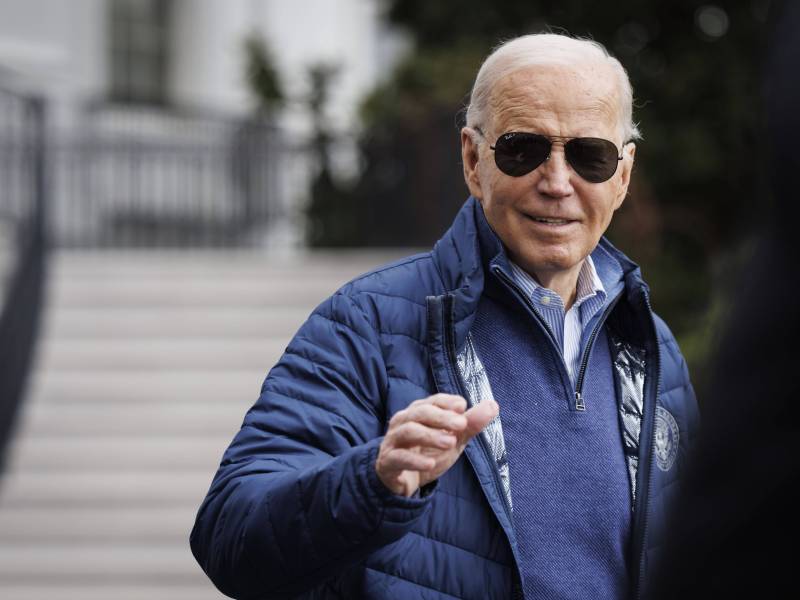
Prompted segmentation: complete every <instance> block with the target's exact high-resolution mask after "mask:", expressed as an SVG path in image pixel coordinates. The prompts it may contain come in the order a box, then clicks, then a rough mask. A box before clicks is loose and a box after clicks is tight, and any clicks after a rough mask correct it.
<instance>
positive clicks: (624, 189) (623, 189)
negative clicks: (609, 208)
mask: <svg viewBox="0 0 800 600" xmlns="http://www.w3.org/2000/svg"><path fill="white" fill-rule="evenodd" d="M634 156H636V144H634V143H633V142H628V143H627V144H626V145H625V147H624V148H623V149H622V160H621V161H620V162H621V163H622V164H621V165H620V169H621V173H620V178H619V187H618V188H617V197H616V198H615V199H614V210H617V209H618V208H619V207H620V206H622V203H623V202H624V201H625V197H626V196H627V195H628V186H629V185H630V183H631V173H632V172H633V158H634Z"/></svg>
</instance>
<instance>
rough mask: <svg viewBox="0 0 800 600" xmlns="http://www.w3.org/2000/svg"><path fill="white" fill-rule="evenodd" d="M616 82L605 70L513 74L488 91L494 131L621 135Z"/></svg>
mask: <svg viewBox="0 0 800 600" xmlns="http://www.w3.org/2000/svg"><path fill="white" fill-rule="evenodd" d="M615 82H616V77H615V73H614V72H613V70H612V69H611V67H610V66H608V65H603V64H587V65H580V66H561V65H542V66H531V67H526V68H524V69H520V70H516V71H513V72H511V73H509V74H507V75H505V76H503V77H501V78H500V80H499V81H498V82H497V84H496V85H495V86H494V88H493V89H492V93H491V95H490V100H489V110H490V114H491V121H492V128H493V129H494V133H495V135H500V134H502V133H504V132H506V131H516V130H522V131H525V130H529V131H536V132H538V133H546V134H548V135H563V136H577V135H601V134H602V135H605V136H611V135H614V134H615V133H616V132H617V131H618V130H619V129H620V108H619V98H618V90H617V87H616V85H615ZM620 135H621V134H620Z"/></svg>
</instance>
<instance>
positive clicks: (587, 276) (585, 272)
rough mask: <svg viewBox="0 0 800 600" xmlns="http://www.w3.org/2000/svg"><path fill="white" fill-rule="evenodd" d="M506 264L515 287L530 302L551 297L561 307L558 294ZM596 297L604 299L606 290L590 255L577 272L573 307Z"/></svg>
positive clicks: (513, 263) (515, 267)
mask: <svg viewBox="0 0 800 600" xmlns="http://www.w3.org/2000/svg"><path fill="white" fill-rule="evenodd" d="M508 262H509V265H510V267H511V272H512V274H513V275H514V279H515V280H516V282H517V285H519V286H520V287H521V288H522V289H523V290H524V291H525V293H526V294H528V296H529V297H530V299H531V300H532V301H534V302H535V301H536V299H537V297H539V296H542V295H547V296H550V297H551V301H556V302H557V303H558V304H560V305H561V306H562V307H563V302H562V301H561V298H560V296H558V294H556V293H555V292H553V291H552V290H548V289H547V288H544V287H542V286H541V285H540V284H539V282H538V281H536V279H534V278H533V276H531V275H530V274H529V273H528V272H527V271H525V269H523V268H522V267H520V266H519V265H518V264H516V263H515V262H514V261H512V260H510V259H509V261H508ZM597 295H600V296H601V298H603V299H605V296H606V289H605V287H603V282H602V281H601V280H600V276H599V275H598V274H597V269H596V268H595V266H594V261H593V260H592V257H591V255H590V256H587V257H586V259H585V260H584V261H583V265H582V266H581V270H580V271H579V272H578V284H577V290H576V294H575V303H574V304H573V307H574V308H578V307H579V306H580V305H581V304H583V303H584V302H585V301H586V300H588V299H589V298H593V297H594V296H597ZM562 310H563V309H562Z"/></svg>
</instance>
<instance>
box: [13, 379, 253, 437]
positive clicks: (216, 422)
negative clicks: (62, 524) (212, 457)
mask: <svg viewBox="0 0 800 600" xmlns="http://www.w3.org/2000/svg"><path fill="white" fill-rule="evenodd" d="M253 392H257V390H255V389H254V390H251V393H250V394H248V395H247V396H242V397H241V398H239V399H230V400H229V401H226V402H220V401H212V402H163V403H155V402H148V403H144V404H135V403H130V404H126V403H122V402H108V403H101V404H98V403H96V402H73V403H69V404H67V403H60V404H49V403H39V404H30V405H28V406H27V407H26V408H25V412H24V417H23V419H22V424H21V428H22V429H21V430H20V433H21V435H24V436H33V437H37V438H41V437H47V436H85V437H89V436H97V435H100V436H103V435H120V436H125V435H128V436H131V435H140V436H141V435H145V434H146V435H175V436H186V435H191V436H206V435H207V436H220V435H229V436H230V435H231V434H232V433H233V432H235V431H237V430H238V429H239V427H240V426H241V423H242V419H243V417H244V415H245V412H246V411H247V409H249V408H250V406H251V405H252V404H253V402H254V401H255V394H254V393H253Z"/></svg>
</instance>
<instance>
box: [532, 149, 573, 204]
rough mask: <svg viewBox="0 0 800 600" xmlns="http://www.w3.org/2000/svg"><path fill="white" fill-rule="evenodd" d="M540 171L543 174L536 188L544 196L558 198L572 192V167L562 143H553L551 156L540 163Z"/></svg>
mask: <svg viewBox="0 0 800 600" xmlns="http://www.w3.org/2000/svg"><path fill="white" fill-rule="evenodd" d="M538 171H539V172H540V174H541V176H540V177H539V181H538V182H537V184H536V189H537V190H538V191H539V193H541V194H542V195H543V196H547V197H550V198H556V199H558V198H564V197H566V196H569V195H570V194H572V192H573V189H572V183H571V177H572V168H571V167H570V166H569V164H567V159H566V157H565V156H564V147H563V145H562V144H555V143H554V144H553V147H552V148H551V149H550V156H549V157H548V158H547V160H546V161H544V162H543V163H542V164H541V165H539V168H538Z"/></svg>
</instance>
